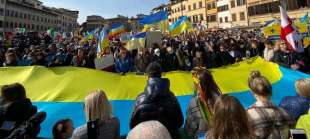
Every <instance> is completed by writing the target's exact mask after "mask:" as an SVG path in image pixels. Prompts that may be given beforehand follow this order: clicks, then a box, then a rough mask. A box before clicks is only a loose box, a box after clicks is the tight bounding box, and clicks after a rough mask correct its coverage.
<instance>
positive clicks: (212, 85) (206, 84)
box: [192, 67, 222, 101]
mask: <svg viewBox="0 0 310 139" xmlns="http://www.w3.org/2000/svg"><path fill="white" fill-rule="evenodd" d="M192 74H193V76H195V77H196V78H197V79H198V80H199V84H200V86H201V89H202V90H201V91H203V93H205V99H206V100H208V99H213V95H212V93H217V94H218V95H220V94H222V92H221V90H220V88H219V87H218V85H217V84H216V82H215V80H214V78H213V76H212V74H211V72H210V71H209V70H208V69H206V68H201V67H196V68H194V69H193V71H192ZM214 101H215V100H214Z"/></svg>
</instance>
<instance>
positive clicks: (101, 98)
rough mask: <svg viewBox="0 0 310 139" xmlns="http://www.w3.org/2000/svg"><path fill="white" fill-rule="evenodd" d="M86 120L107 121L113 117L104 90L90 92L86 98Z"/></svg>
mask: <svg viewBox="0 0 310 139" xmlns="http://www.w3.org/2000/svg"><path fill="white" fill-rule="evenodd" d="M84 111H85V114H86V120H87V121H92V120H97V119H98V120H99V121H107V120H109V119H111V117H112V109H111V105H110V103H109V100H108V98H107V96H106V94H105V93H104V92H103V91H102V90H96V91H92V92H90V94H89V95H88V96H87V97H86V98H85V107H84Z"/></svg>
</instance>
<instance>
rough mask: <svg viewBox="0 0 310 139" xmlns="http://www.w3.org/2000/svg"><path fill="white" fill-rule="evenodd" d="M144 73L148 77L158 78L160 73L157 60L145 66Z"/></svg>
mask: <svg viewBox="0 0 310 139" xmlns="http://www.w3.org/2000/svg"><path fill="white" fill-rule="evenodd" d="M146 73H147V74H148V76H149V77H150V78H160V77H161V73H162V70H161V66H160V64H159V63H157V62H153V63H151V64H149V65H148V67H147V68H146Z"/></svg>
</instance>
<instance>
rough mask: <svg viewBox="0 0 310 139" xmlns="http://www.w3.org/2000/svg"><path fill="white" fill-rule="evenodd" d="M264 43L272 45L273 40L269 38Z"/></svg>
mask: <svg viewBox="0 0 310 139" xmlns="http://www.w3.org/2000/svg"><path fill="white" fill-rule="evenodd" d="M264 44H265V45H272V42H271V41H269V40H266V41H265V42H264Z"/></svg>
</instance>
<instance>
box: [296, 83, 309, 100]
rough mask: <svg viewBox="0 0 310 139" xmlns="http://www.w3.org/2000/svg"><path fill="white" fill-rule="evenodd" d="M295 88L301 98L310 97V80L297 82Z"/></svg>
mask: <svg viewBox="0 0 310 139" xmlns="http://www.w3.org/2000/svg"><path fill="white" fill-rule="evenodd" d="M295 88H296V91H297V93H298V94H299V95H300V96H304V97H310V78H303V79H299V80H297V81H296V82H295Z"/></svg>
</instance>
